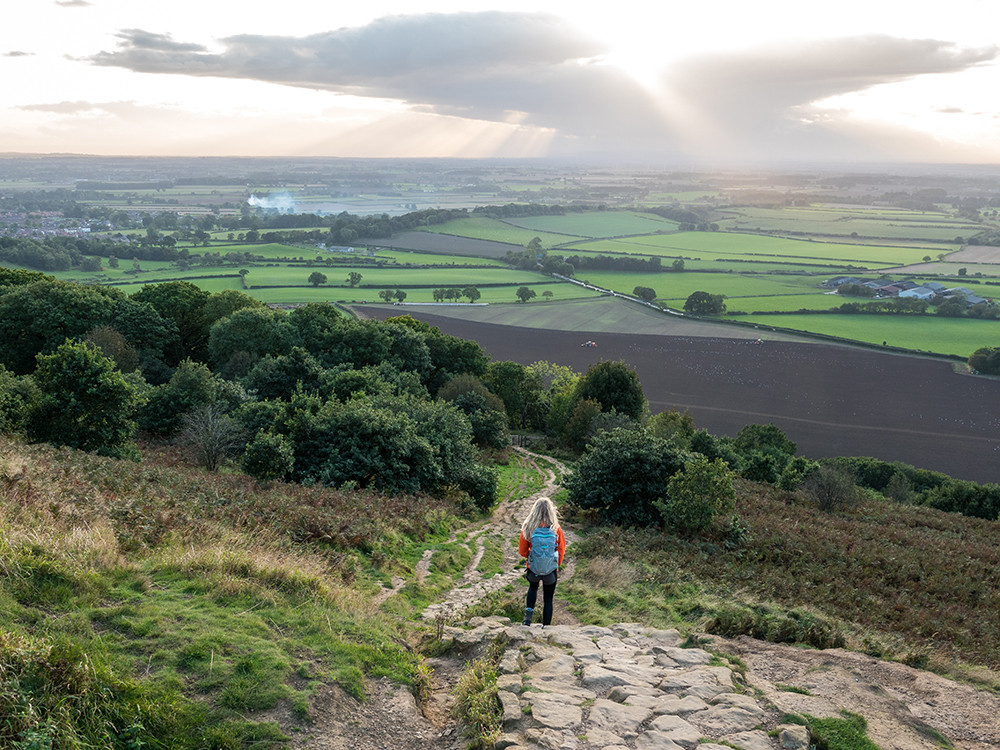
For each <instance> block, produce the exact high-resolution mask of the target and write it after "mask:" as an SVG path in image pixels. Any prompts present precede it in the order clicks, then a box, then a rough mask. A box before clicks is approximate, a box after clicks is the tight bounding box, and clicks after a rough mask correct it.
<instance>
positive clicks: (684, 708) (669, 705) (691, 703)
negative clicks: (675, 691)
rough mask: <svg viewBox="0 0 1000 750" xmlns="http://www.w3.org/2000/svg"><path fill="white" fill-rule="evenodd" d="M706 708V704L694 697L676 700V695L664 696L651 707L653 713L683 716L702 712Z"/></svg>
mask: <svg viewBox="0 0 1000 750" xmlns="http://www.w3.org/2000/svg"><path fill="white" fill-rule="evenodd" d="M706 708H708V704H707V703H705V701H703V700H702V699H701V698H699V697H697V696H694V695H688V696H685V697H684V698H678V697H677V696H676V695H666V696H660V697H659V698H657V700H656V703H655V704H654V705H653V713H654V714H674V715H676V716H684V715H685V714H692V713H694V712H695V711H704V710H705V709H706Z"/></svg>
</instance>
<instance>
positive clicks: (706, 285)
mask: <svg viewBox="0 0 1000 750" xmlns="http://www.w3.org/2000/svg"><path fill="white" fill-rule="evenodd" d="M577 276H579V277H580V280H581V281H586V282H588V283H590V284H593V285H595V286H599V287H601V288H603V289H613V290H614V291H616V292H624V293H626V294H631V293H632V290H633V289H635V287H637V286H646V287H650V288H652V289H654V290H655V291H656V296H657V299H661V300H669V301H673V302H680V303H681V305H683V302H684V300H686V299H687V298H688V296H689V295H690V294H691V293H692V292H699V291H701V292H709V293H711V294H725V295H726V296H727V297H742V296H752V297H767V296H771V295H776V294H777V295H780V294H809V293H810V292H815V293H816V294H817V295H822V291H821V290H820V289H819V288H818V287H817V286H816V284H817V283H818V281H819V279H817V278H815V277H807V276H793V275H790V274H789V275H787V276H768V275H766V274H760V275H750V274H748V275H741V274H736V273H698V272H692V273H687V272H685V273H627V272H621V271H581V272H580V273H578V274H577ZM681 305H676V304H673V305H671V306H672V307H680V306H681Z"/></svg>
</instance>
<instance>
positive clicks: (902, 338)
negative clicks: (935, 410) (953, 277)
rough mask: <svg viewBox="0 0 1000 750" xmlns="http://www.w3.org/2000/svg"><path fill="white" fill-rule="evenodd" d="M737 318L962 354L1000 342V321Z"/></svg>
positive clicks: (877, 317)
mask: <svg viewBox="0 0 1000 750" xmlns="http://www.w3.org/2000/svg"><path fill="white" fill-rule="evenodd" d="M740 307H741V308H742V307H744V306H743V305H742V304H741V305H740ZM734 308H735V305H734ZM735 320H743V321H746V322H749V323H754V324H756V325H762V326H766V325H773V326H778V327H781V328H791V329H795V330H797V331H809V332H812V333H822V334H826V335H828V336H838V337H840V338H846V339H852V340H855V341H864V342H867V343H871V344H881V343H882V342H883V341H884V342H886V343H887V344H889V346H896V347H902V348H904V349H913V350H915V351H924V352H935V353H938V354H954V355H958V356H960V357H968V356H969V355H970V354H972V352H974V351H975V350H976V349H979V348H980V347H983V346H997V345H998V344H1000V321H994V320H969V319H962V318H938V317H935V316H933V315H919V316H892V315H747V316H738V317H736V318H735Z"/></svg>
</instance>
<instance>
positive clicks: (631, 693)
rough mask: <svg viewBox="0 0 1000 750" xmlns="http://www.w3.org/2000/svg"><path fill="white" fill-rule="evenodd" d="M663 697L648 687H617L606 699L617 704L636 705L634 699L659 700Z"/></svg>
mask: <svg viewBox="0 0 1000 750" xmlns="http://www.w3.org/2000/svg"><path fill="white" fill-rule="evenodd" d="M661 695H662V693H660V691H659V690H656V689H655V688H651V687H647V686H646V685H616V686H615V687H613V688H611V690H609V691H608V694H607V695H606V696H605V697H606V698H607V699H608V700H609V701H614V702H615V703H634V702H635V701H634V700H633V698H636V697H643V698H646V697H648V698H655V699H659V698H660V696H661ZM636 705H638V704H636Z"/></svg>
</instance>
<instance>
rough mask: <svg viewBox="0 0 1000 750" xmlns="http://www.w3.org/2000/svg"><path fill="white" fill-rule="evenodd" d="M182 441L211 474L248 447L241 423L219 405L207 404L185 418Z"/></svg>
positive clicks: (181, 435)
mask: <svg viewBox="0 0 1000 750" xmlns="http://www.w3.org/2000/svg"><path fill="white" fill-rule="evenodd" d="M180 439H181V443H182V444H183V445H184V446H186V447H187V449H188V450H189V451H191V453H192V454H193V455H194V458H195V460H196V461H197V462H198V463H199V464H200V465H201V466H204V467H205V468H206V469H208V470H209V471H215V470H216V469H218V468H219V466H221V465H222V462H223V461H225V459H227V458H229V457H230V456H234V455H236V453H237V452H238V451H239V449H240V448H242V447H243V446H244V444H245V443H246V440H245V439H244V437H243V431H242V429H241V428H240V425H239V423H238V422H237V421H236V420H235V419H233V418H232V417H230V416H229V415H228V414H226V413H225V411H224V410H223V408H222V407H221V406H220V405H218V404H205V405H204V406H201V407H199V408H197V409H195V410H194V411H192V412H189V413H187V414H185V415H184V418H183V419H182V420H181V431H180Z"/></svg>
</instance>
